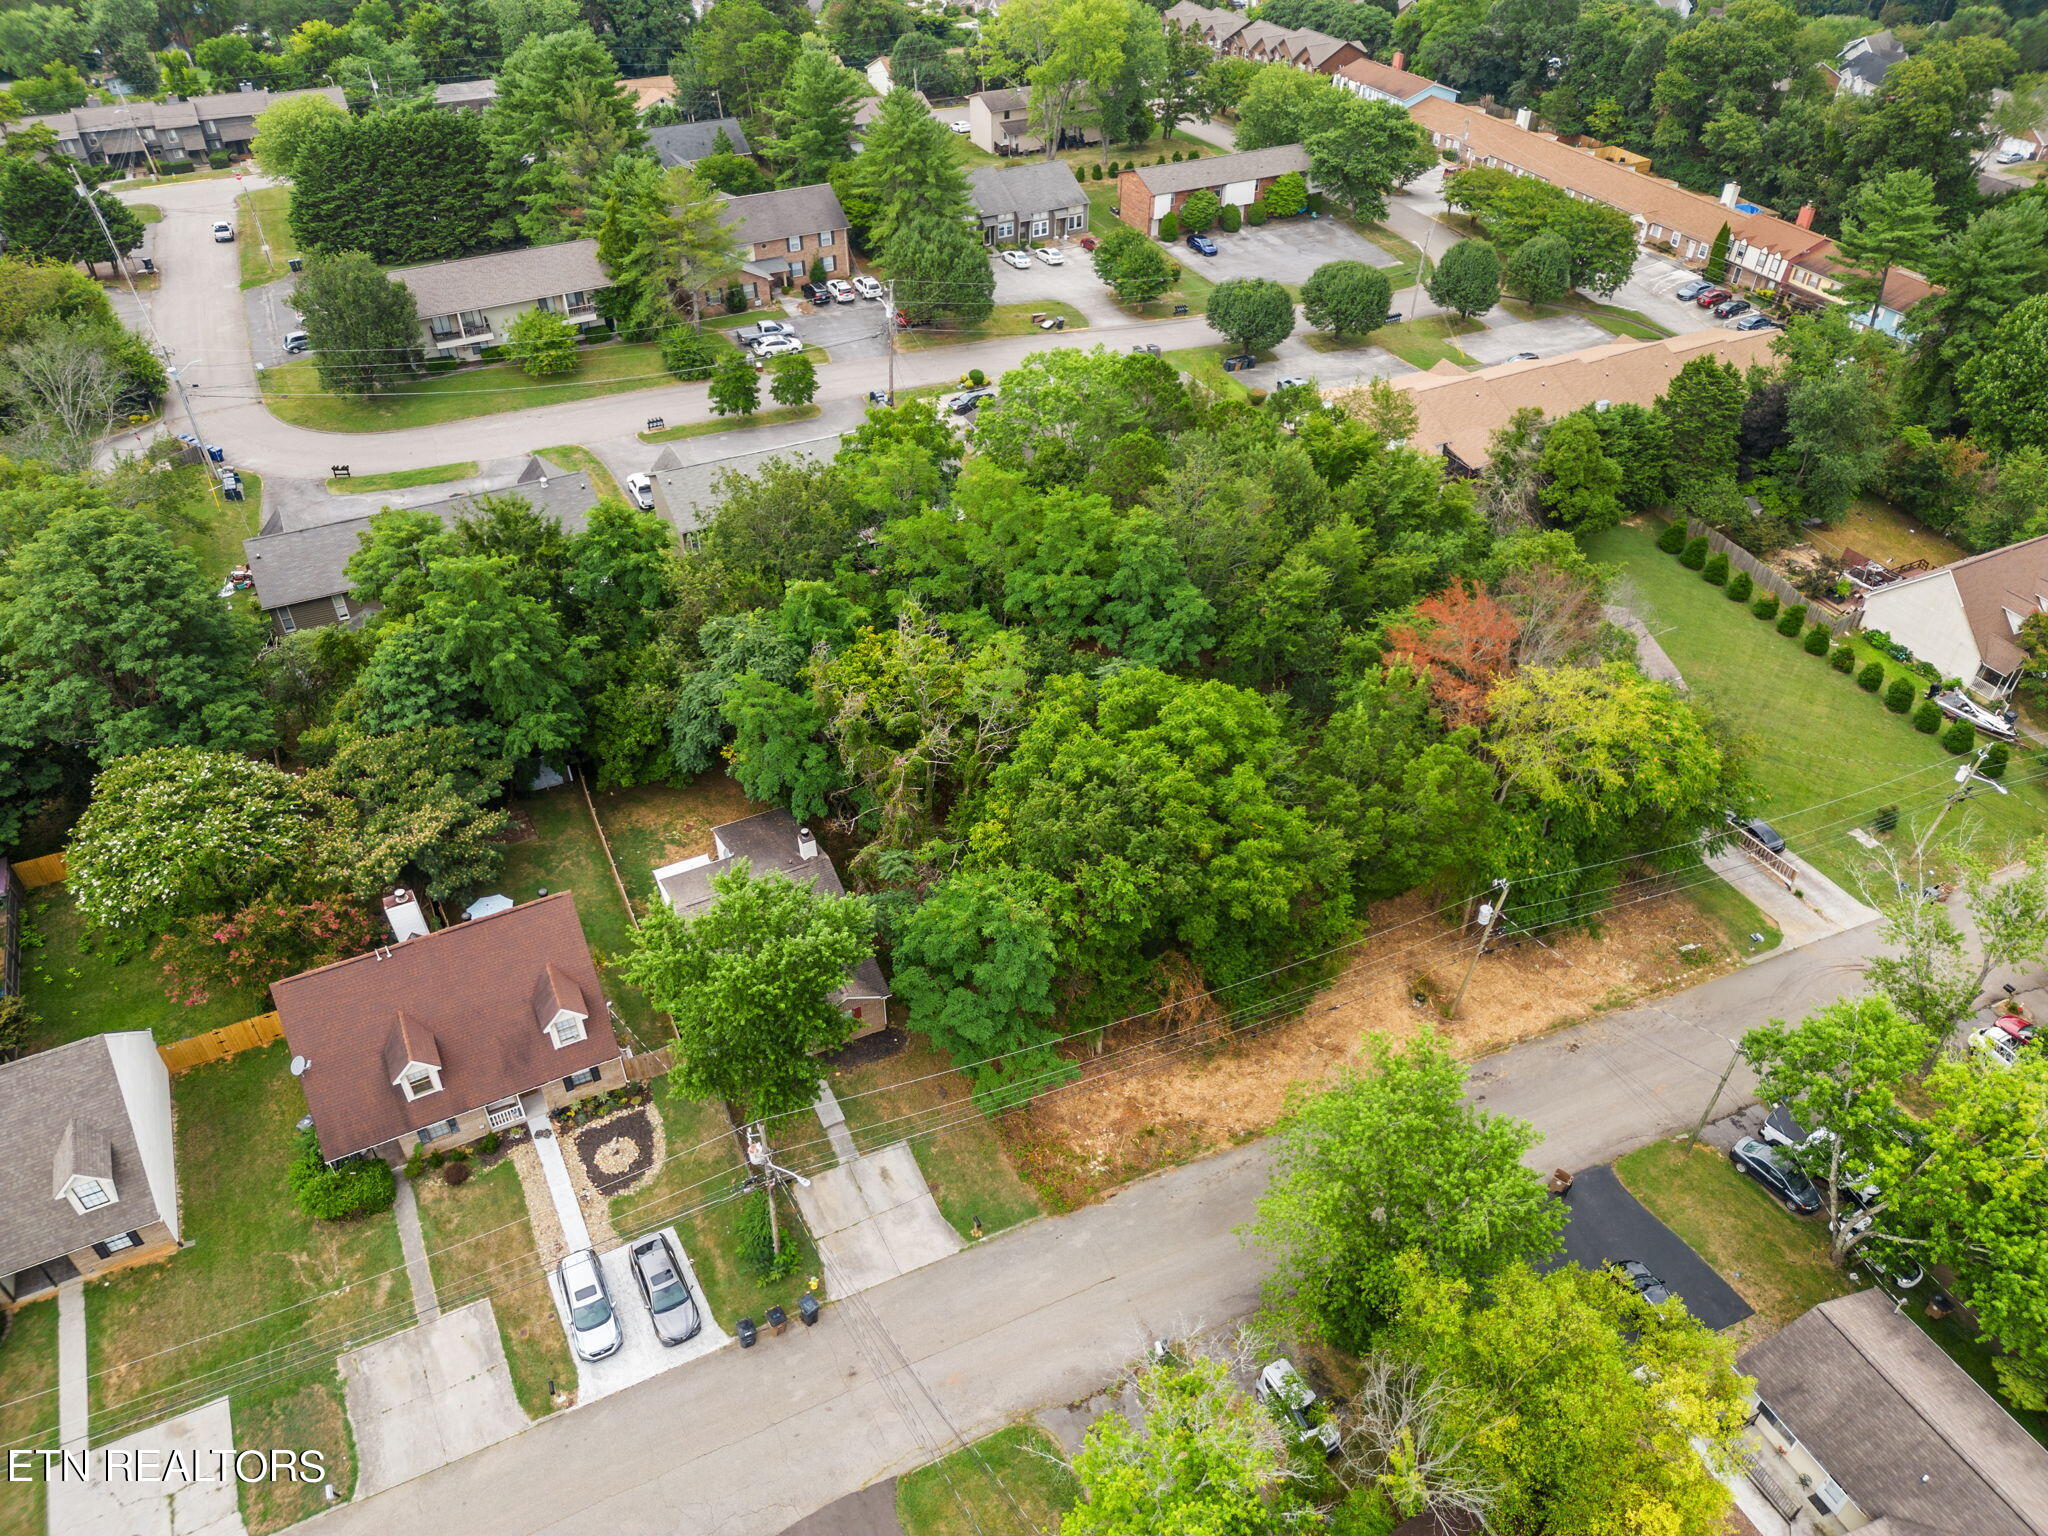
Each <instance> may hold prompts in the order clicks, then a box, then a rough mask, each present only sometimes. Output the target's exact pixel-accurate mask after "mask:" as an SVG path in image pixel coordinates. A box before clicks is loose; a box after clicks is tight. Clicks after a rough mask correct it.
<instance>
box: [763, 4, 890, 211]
mask: <svg viewBox="0 0 2048 1536" xmlns="http://www.w3.org/2000/svg"><path fill="white" fill-rule="evenodd" d="M841 3H844V0H841ZM872 95H874V92H873V91H871V90H870V89H869V88H868V83H867V81H865V80H863V79H862V78H861V77H860V76H859V75H857V74H855V73H854V72H853V71H852V70H851V69H848V68H847V67H846V66H845V65H843V64H841V63H839V62H837V61H836V60H834V59H833V57H832V55H831V54H829V53H827V52H826V51H825V49H824V48H823V47H821V46H819V45H818V44H817V43H816V42H814V41H810V40H806V42H805V44H804V46H803V47H802V49H801V50H800V51H799V52H798V53H797V56H796V63H795V65H794V66H793V67H792V68H791V70H790V73H789V86H788V88H787V89H786V90H785V91H784V92H783V95H782V103H781V105H780V106H779V107H778V108H777V110H776V113H775V121H776V137H775V138H773V139H770V140H768V141H767V142H765V143H764V144H763V145H762V146H761V152H762V153H763V154H764V155H766V156H767V157H768V159H770V160H771V161H773V162H774V163H775V164H776V165H777V166H778V167H779V168H780V173H781V174H780V179H781V182H782V184H783V185H784V186H785V187H808V186H814V185H816V184H817V183H818V182H821V181H824V180H825V179H826V178H827V177H828V176H830V175H831V173H832V168H833V167H834V166H836V165H838V164H840V163H841V162H843V161H846V160H850V159H852V158H853V115H854V112H855V110H856V109H857V108H858V107H859V105H860V103H861V102H863V101H865V100H867V99H868V98H869V97H870V96H872Z"/></svg>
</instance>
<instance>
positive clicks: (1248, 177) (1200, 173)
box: [1116, 144, 1308, 235]
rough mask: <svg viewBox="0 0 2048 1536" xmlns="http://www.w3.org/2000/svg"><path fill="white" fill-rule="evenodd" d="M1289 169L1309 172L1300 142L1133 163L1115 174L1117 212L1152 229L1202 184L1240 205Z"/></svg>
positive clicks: (1154, 232)
mask: <svg viewBox="0 0 2048 1536" xmlns="http://www.w3.org/2000/svg"><path fill="white" fill-rule="evenodd" d="M1291 171H1299V172H1301V173H1302V174H1303V175H1306V174H1307V173H1308V151H1307V150H1305V149H1303V148H1302V147H1301V146H1300V145H1299V144H1276V145H1274V146H1273V147H1272V148H1270V149H1251V150H1246V151H1245V152H1244V153H1243V154H1239V155H1214V156H1211V157H1209V158H1207V159H1202V160H1183V161H1181V162H1180V163H1179V164H1178V165H1172V164H1169V165H1141V166H1134V167H1133V168H1132V169H1130V170H1128V171H1125V172H1124V173H1123V174H1122V175H1121V176H1119V177H1117V184H1116V211H1117V216H1118V217H1119V218H1121V219H1122V220H1123V221H1124V222H1125V223H1126V224H1128V225H1130V226H1131V228H1133V229H1142V230H1143V231H1145V233H1146V234H1148V235H1157V234H1158V233H1159V221H1160V220H1161V219H1163V218H1165V217H1166V215H1167V214H1168V213H1169V212H1171V213H1176V214H1177V213H1179V212H1180V210H1181V205H1182V204H1184V203H1185V202H1187V200H1188V199H1189V198H1190V197H1191V196H1193V195H1194V194H1195V193H1196V192H1199V191H1201V190H1202V189H1203V188H1204V187H1206V188H1208V189H1209V190H1210V191H1211V192H1214V193H1215V194H1216V198H1217V201H1219V202H1221V203H1223V204H1225V205H1232V204H1234V205H1236V206H1237V207H1240V208H1242V207H1244V206H1245V205H1246V204H1248V203H1251V202H1254V201H1256V200H1257V199H1259V198H1262V197H1264V196H1265V195H1266V193H1267V192H1268V191H1269V190H1271V188H1272V185H1273V183H1274V182H1275V181H1277V180H1278V179H1279V178H1280V177H1282V176H1285V175H1287V174H1288V173H1289V172H1291Z"/></svg>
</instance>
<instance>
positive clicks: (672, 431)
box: [638, 349, 818, 443]
mask: <svg viewBox="0 0 2048 1536" xmlns="http://www.w3.org/2000/svg"><path fill="white" fill-rule="evenodd" d="M814 350H815V349H814ZM762 395H763V398H765V397H766V395H767V391H766V390H763V391H762ZM817 414H818V407H817V406H816V405H771V406H770V407H768V409H767V410H765V411H756V412H754V414H753V415H751V416H714V417H712V418H711V419H710V420H709V421H691V422H685V423H684V424H683V425H682V426H680V427H664V428H663V429H662V430H661V431H659V432H642V433H639V434H638V436H639V438H640V441H641V442H643V443H674V442H679V441H681V440H682V439H683V438H686V437H709V436H711V435H712V434H713V433H714V432H736V431H739V430H740V429H742V428H745V427H775V426H780V425H782V424H783V423H784V422H790V421H809V420H810V419H811V418H812V417H814V416H816V415H817Z"/></svg>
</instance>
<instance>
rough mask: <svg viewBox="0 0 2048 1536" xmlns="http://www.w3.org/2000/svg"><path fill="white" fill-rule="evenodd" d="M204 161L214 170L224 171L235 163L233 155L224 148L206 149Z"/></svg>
mask: <svg viewBox="0 0 2048 1536" xmlns="http://www.w3.org/2000/svg"><path fill="white" fill-rule="evenodd" d="M206 163H207V165H209V166H210V167H212V168H213V169H214V170H216V171H224V170H226V169H227V168H228V167H229V166H231V165H233V164H234V163H235V157H234V156H233V155H231V154H229V153H228V152H227V151H226V150H224V149H214V150H208V151H207V155H206Z"/></svg>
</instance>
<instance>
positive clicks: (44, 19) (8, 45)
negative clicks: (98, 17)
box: [0, 5, 88, 112]
mask: <svg viewBox="0 0 2048 1536" xmlns="http://www.w3.org/2000/svg"><path fill="white" fill-rule="evenodd" d="M87 46H88V42H87V35H86V29H85V20H84V18H83V17H82V16H80V15H79V13H78V12H77V11H75V10H73V9H71V8H70V7H69V6H61V5H24V6H19V7H17V8H15V9H13V10H10V11H7V12H5V13H0V70H5V71H6V72H7V74H8V75H9V77H11V78H13V79H15V80H20V79H22V78H23V77H25V76H29V75H33V74H35V73H36V72H37V71H38V70H40V69H42V68H43V67H44V66H45V65H46V64H50V63H64V64H74V65H75V64H77V63H79V62H81V61H82V60H83V59H84V58H85V53H86V48H87ZM84 100H85V94H84V92H83V91H81V92H80V93H79V97H78V100H77V101H75V102H70V103H68V104H66V105H64V106H59V107H53V108H48V109H45V108H43V107H40V106H38V107H35V108H32V109H30V110H33V111H38V112H40V111H44V110H50V111H57V112H67V111H69V110H70V109H71V107H74V106H78V105H80V104H81V103H83V102H84Z"/></svg>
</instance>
